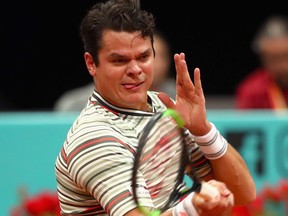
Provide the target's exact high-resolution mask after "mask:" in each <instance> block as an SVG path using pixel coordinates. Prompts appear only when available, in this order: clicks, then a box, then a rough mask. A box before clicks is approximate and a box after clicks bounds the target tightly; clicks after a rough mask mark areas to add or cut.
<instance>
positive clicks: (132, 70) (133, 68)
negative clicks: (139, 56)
mask: <svg viewBox="0 0 288 216" xmlns="http://www.w3.org/2000/svg"><path fill="white" fill-rule="evenodd" d="M141 72H142V69H141V67H140V66H139V64H138V63H137V62H136V61H131V62H130V64H129V66H128V69H127V73H128V74H139V73H141Z"/></svg>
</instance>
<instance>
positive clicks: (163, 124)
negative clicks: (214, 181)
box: [132, 109, 209, 216]
mask: <svg viewBox="0 0 288 216" xmlns="http://www.w3.org/2000/svg"><path fill="white" fill-rule="evenodd" d="M184 124H185V122H184V120H183V119H182V118H181V117H180V115H179V114H178V113H177V112H176V111H175V110H173V109H166V110H165V111H163V112H158V113H156V114H154V116H152V118H151V119H150V120H149V122H148V123H147V125H146V126H145V127H144V129H143V133H142V134H141V136H140V138H139V143H138V148H137V150H136V155H135V161H134V167H133V171H132V194H133V198H134V200H135V202H136V204H137V206H138V208H139V209H140V210H141V211H142V212H143V213H144V214H145V215H147V216H157V215H160V214H161V213H162V212H164V211H166V210H168V209H170V208H172V207H173V206H175V205H176V204H177V203H178V202H179V200H180V199H181V198H182V197H185V196H186V195H187V194H189V193H191V192H192V191H194V192H197V193H199V192H200V190H201V187H202V183H201V180H200V179H199V178H198V176H197V174H196V172H195V170H194V168H193V165H192V166H191V161H190V160H189V154H188V149H187V145H186V142H185V133H184V128H183V126H184ZM189 164H190V165H189ZM188 166H189V176H190V177H191V178H192V186H191V187H190V188H187V186H186V185H185V183H184V176H185V172H186V168H187V167H188ZM159 170H160V171H159ZM165 171H166V172H165ZM139 172H140V173H141V174H139ZM138 175H142V176H143V177H144V179H145V183H146V184H147V185H146V186H145V187H146V188H147V190H148V191H149V193H151V194H150V195H151V197H152V198H153V202H154V201H155V203H153V204H154V205H155V206H156V207H157V209H156V210H152V211H149V210H147V208H145V207H144V206H145V204H144V203H145V200H142V201H140V199H141V195H143V194H142V192H139V191H137V189H138V188H139V183H138V179H139V176H138ZM161 175H162V178H161V177H160V178H159V176H161ZM183 183H184V184H183ZM151 191H152V192H151ZM208 193H209V192H208Z"/></svg>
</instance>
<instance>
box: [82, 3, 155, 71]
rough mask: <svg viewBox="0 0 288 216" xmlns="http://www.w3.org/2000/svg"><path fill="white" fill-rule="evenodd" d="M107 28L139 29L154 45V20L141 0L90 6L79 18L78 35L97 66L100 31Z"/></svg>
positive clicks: (100, 39)
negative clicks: (80, 19)
mask: <svg viewBox="0 0 288 216" xmlns="http://www.w3.org/2000/svg"><path fill="white" fill-rule="evenodd" d="M107 30H112V31H117V32H121V31H124V32H130V33H133V32H137V31H139V32H140V35H141V36H142V37H143V38H146V37H150V39H151V43H152V45H153V34H154V31H155V19H154V16H153V14H152V13H150V12H147V11H145V10H142V9H141V7H140V0H108V1H106V2H98V3H96V4H95V5H93V6H92V7H91V9H90V10H88V12H87V14H86V16H85V17H84V18H83V19H82V22H81V25H80V34H81V38H82V42H83V46H84V50H85V51H86V52H89V53H90V54H91V55H92V57H93V60H94V62H95V64H96V66H97V65H98V64H99V59H98V53H99V50H100V49H101V46H102V37H103V33H104V32H105V31H107ZM153 51H154V47H153Z"/></svg>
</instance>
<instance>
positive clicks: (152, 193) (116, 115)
mask: <svg viewBox="0 0 288 216" xmlns="http://www.w3.org/2000/svg"><path fill="white" fill-rule="evenodd" d="M179 22H181V20H179ZM154 30H155V18H154V16H153V15H152V14H151V13H149V12H147V11H145V10H142V9H141V8H140V3H139V1H137V0H108V1H107V2H105V3H96V4H95V5H94V6H93V7H92V8H91V9H90V10H89V11H88V12H87V14H86V15H85V17H84V18H83V20H82V22H81V26H80V32H81V36H82V40H83V44H84V49H85V53H84V59H85V63H86V66H87V69H88V71H89V73H90V75H91V76H92V77H93V80H94V91H93V92H91V97H90V98H89V100H88V101H87V105H86V106H85V107H83V110H82V112H81V113H80V115H79V116H78V117H77V119H76V120H75V122H74V123H73V125H72V126H71V128H70V130H69V131H68V134H67V138H66V140H65V141H64V144H63V148H62V149H61V151H60V152H59V155H58V157H57V159H56V164H55V170H56V179H57V188H58V195H59V199H60V206H61V214H62V215H102V216H107V215H112V216H122V215H125V216H140V215H147V214H146V211H143V209H142V208H139V206H137V205H136V203H135V201H134V199H133V196H132V193H131V191H132V190H131V189H132V188H131V176H132V169H133V164H134V160H135V152H136V151H137V144H138V140H139V137H140V135H141V133H142V132H143V128H144V127H145V125H146V124H147V122H148V121H149V119H150V118H151V117H152V116H153V115H154V114H155V113H156V112H159V111H163V110H165V109H166V108H172V109H174V110H176V111H177V112H178V113H179V114H180V115H181V117H182V118H183V119H184V121H185V128H186V129H187V136H186V138H185V139H186V143H187V148H188V151H189V154H190V158H191V161H193V165H194V168H195V170H196V171H197V175H198V176H199V177H200V178H201V180H202V181H203V182H204V183H205V185H206V186H207V185H209V186H211V187H210V189H211V188H213V190H210V189H209V186H208V187H204V189H205V188H206V189H207V188H208V189H207V190H206V191H204V192H203V191H202V192H200V194H198V193H193V192H192V193H191V194H189V195H188V196H187V197H185V198H183V199H179V201H178V202H177V203H176V205H175V206H171V208H170V209H168V210H167V211H165V212H160V213H159V214H158V215H166V216H167V215H168V216H169V215H174V216H180V215H213V216H215V215H229V212H230V211H231V209H232V207H233V205H234V204H235V205H244V204H247V203H249V202H251V201H253V200H254V198H255V196H256V190H255V185H254V182H253V179H252V178H251V175H250V172H249V170H248V169H247V166H246V164H245V161H244V160H243V159H242V157H241V156H240V155H239V153H238V152H237V151H236V150H235V149H234V148H233V147H232V145H230V144H229V143H228V142H227V141H226V140H225V138H224V137H222V136H221V134H220V133H219V131H218V130H217V128H216V127H215V125H214V124H213V123H211V122H210V121H209V120H208V119H207V116H206V108H205V98H204V94H203V90H202V86H201V79H200V70H199V69H198V68H196V69H194V73H193V78H194V82H192V81H191V78H190V76H189V71H188V68H187V65H186V61H185V54H184V53H180V54H178V53H176V54H175V55H174V61H175V67H176V72H177V80H176V85H177V87H176V92H177V96H176V99H175V101H174V100H172V99H170V98H169V96H168V95H166V94H165V93H158V92H154V91H148V89H149V88H150V86H151V83H152V79H153V73H154V71H153V62H154V57H155V51H154V47H153V33H154ZM156 55H157V53H156ZM156 73H157V72H156ZM168 125H169V124H161V126H159V128H157V129H156V130H154V133H152V135H151V137H150V140H155V141H158V140H165V138H166V136H167V131H168V130H169V128H168ZM176 138H177V137H176ZM173 140H177V139H173ZM179 142H180V139H179ZM148 144H149V145H150V146H148V147H147V149H149V147H151V148H153V145H154V143H153V142H149V143H148ZM167 145H171V143H169V141H167ZM164 148H165V145H162V146H161V147H160V149H159V152H161V151H162V150H163V151H164ZM145 153H146V154H147V152H145V151H144V153H143V154H145ZM173 157H174V154H172V153H169V154H160V155H157V156H155V155H152V156H151V157H148V158H147V160H145V163H144V164H142V166H141V168H140V169H139V172H138V174H139V175H138V176H137V182H138V184H137V187H138V188H137V194H138V198H139V199H140V202H141V206H142V207H144V208H145V209H146V210H148V211H151V212H153V210H155V209H156V210H157V209H159V208H161V206H162V205H163V203H165V202H166V201H167V199H168V194H169V193H170V192H171V189H172V188H173V187H174V185H175V182H174V181H175V180H173V178H172V177H171V176H173V175H175V173H177V169H178V168H177V167H176V166H174V164H173V163H171V161H173V160H172V159H173ZM163 158H165V162H161V163H159V161H160V159H161V161H163V160H162V159H163ZM166 159H167V160H166ZM155 164H157V166H155V167H156V168H155V169H153V171H151V169H149V168H151V165H155ZM215 189H216V191H217V192H215ZM159 194H160V195H159ZM154 213H155V211H154ZM154 213H153V215H155V214H154ZM148 215H152V213H151V214H148Z"/></svg>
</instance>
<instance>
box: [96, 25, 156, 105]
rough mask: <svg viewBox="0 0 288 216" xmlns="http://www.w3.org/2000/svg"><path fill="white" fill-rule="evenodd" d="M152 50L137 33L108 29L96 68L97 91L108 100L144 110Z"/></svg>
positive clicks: (151, 71) (148, 42)
mask: <svg viewBox="0 0 288 216" xmlns="http://www.w3.org/2000/svg"><path fill="white" fill-rule="evenodd" d="M153 61H154V55H153V49H152V44H151V40H150V38H149V37H147V38H142V37H141V36H140V35H139V32H134V33H128V32H114V31H110V30H109V31H107V32H105V33H104V34H103V47H102V48H101V49H100V50H99V66H98V67H96V68H95V77H94V80H95V82H96V90H97V91H98V92H99V93H100V94H101V95H102V96H103V97H104V98H105V99H106V100H108V101H109V102H110V103H112V104H114V105H116V106H119V107H123V108H132V109H140V110H145V109H146V104H147V91H148V89H149V88H150V86H151V83H152V79H153Z"/></svg>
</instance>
